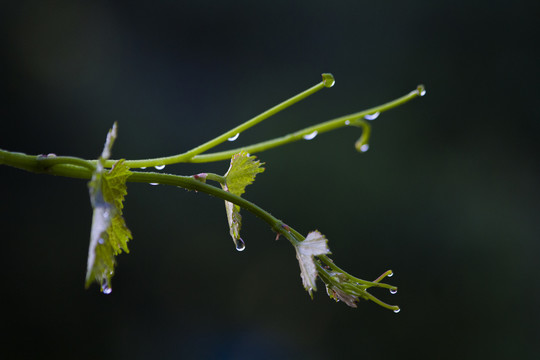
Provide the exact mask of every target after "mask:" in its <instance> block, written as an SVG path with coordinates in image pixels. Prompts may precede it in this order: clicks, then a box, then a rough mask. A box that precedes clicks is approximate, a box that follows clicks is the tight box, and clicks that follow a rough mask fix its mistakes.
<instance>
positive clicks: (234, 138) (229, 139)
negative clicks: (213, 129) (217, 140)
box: [227, 133, 240, 141]
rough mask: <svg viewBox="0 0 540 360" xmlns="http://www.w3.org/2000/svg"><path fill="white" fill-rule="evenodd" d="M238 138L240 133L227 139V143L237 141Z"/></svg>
mask: <svg viewBox="0 0 540 360" xmlns="http://www.w3.org/2000/svg"><path fill="white" fill-rule="evenodd" d="M239 136H240V133H237V134H236V135H234V136H232V137H230V138H228V139H227V140H228V141H234V140H236V139H238V137H239Z"/></svg>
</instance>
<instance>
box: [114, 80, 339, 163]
mask: <svg viewBox="0 0 540 360" xmlns="http://www.w3.org/2000/svg"><path fill="white" fill-rule="evenodd" d="M322 76H323V81H321V82H320V83H318V84H317V85H314V86H312V87H311V88H309V89H307V90H305V91H303V92H301V93H299V94H297V95H295V96H293V97H291V98H290V99H287V100H285V101H283V102H282V103H280V104H278V105H276V106H274V107H272V108H270V109H268V110H266V111H265V112H263V113H261V114H259V115H257V116H255V117H254V118H252V119H250V120H248V121H246V122H244V123H243V124H241V125H238V126H237V127H235V128H233V129H231V130H229V131H227V132H225V133H223V134H221V135H219V136H218V137H216V138H214V139H212V140H210V141H207V142H206V143H204V144H202V145H199V146H197V147H195V148H193V149H191V150H189V151H187V152H185V153H183V154H179V155H173V156H166V157H160V158H154V159H144V160H128V161H126V165H128V166H129V167H130V168H141V167H151V166H156V165H157V166H160V165H170V164H177V163H182V162H191V159H192V158H194V157H195V156H197V155H199V154H201V153H203V152H205V151H207V150H210V149H211V148H213V147H215V146H217V145H219V144H221V143H223V142H225V141H227V139H229V138H231V137H233V136H236V135H237V134H240V133H242V132H243V131H245V130H247V129H249V128H250V127H253V126H255V125H257V124H259V123H260V122H262V121H263V120H266V119H268V118H269V117H270V116H272V115H275V114H277V113H278V112H280V111H283V110H285V109H286V108H288V107H289V106H291V105H294V104H296V103H297V102H299V101H301V100H303V99H305V98H307V97H308V96H310V95H313V94H314V93H316V92H317V91H319V90H321V89H323V88H325V87H331V86H332V85H333V84H334V79H333V77H332V75H331V74H322ZM229 157H230V156H229ZM115 161H116V160H109V161H106V162H105V166H107V167H110V166H112V164H114V162H115Z"/></svg>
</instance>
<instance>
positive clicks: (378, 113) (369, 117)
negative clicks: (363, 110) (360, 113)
mask: <svg viewBox="0 0 540 360" xmlns="http://www.w3.org/2000/svg"><path fill="white" fill-rule="evenodd" d="M379 115H381V113H380V112H378V111H377V112H374V113H373V114H367V115H366V116H364V119H366V120H375V119H376V118H378V117H379Z"/></svg>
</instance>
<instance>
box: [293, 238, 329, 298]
mask: <svg viewBox="0 0 540 360" xmlns="http://www.w3.org/2000/svg"><path fill="white" fill-rule="evenodd" d="M295 248H296V258H297V259H298V264H299V265H300V277H301V278H302V284H303V285H304V288H305V289H306V290H307V291H308V292H309V296H311V297H313V294H312V292H313V291H314V290H317V285H316V284H315V280H316V278H317V268H316V267H315V262H314V260H313V256H318V255H325V254H329V253H330V250H329V249H328V240H327V239H326V237H325V236H324V235H323V234H321V233H320V232H318V231H312V232H310V233H309V234H308V235H307V236H306V238H305V240H304V241H301V242H299V243H298V245H297V246H296V247H295Z"/></svg>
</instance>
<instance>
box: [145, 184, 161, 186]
mask: <svg viewBox="0 0 540 360" xmlns="http://www.w3.org/2000/svg"><path fill="white" fill-rule="evenodd" d="M148 184H150V185H153V186H156V185H159V183H148Z"/></svg>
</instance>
